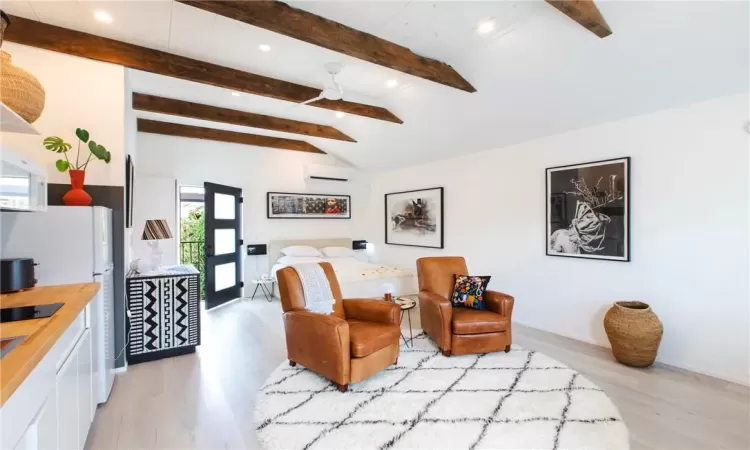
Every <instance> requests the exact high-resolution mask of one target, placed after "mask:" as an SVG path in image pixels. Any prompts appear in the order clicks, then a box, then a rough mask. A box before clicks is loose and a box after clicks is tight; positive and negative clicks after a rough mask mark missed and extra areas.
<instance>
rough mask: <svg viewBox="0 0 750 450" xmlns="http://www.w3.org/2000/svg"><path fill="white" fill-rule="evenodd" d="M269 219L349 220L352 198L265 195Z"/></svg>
mask: <svg viewBox="0 0 750 450" xmlns="http://www.w3.org/2000/svg"><path fill="white" fill-rule="evenodd" d="M266 217H267V218H269V219H326V220H330V219H351V218H352V198H351V196H350V195H344V194H304V193H291V192H267V193H266Z"/></svg>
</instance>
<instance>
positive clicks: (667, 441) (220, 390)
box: [87, 298, 750, 449]
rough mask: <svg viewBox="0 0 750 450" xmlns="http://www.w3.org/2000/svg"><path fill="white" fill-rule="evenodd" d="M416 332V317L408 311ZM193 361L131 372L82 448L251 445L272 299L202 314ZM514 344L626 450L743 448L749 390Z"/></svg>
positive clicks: (539, 340) (272, 330)
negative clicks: (576, 386) (580, 379)
mask: <svg viewBox="0 0 750 450" xmlns="http://www.w3.org/2000/svg"><path fill="white" fill-rule="evenodd" d="M412 323H413V325H414V327H419V313H418V311H417V310H414V311H412ZM202 324H203V330H202V342H203V343H202V345H201V346H200V347H199V350H198V352H196V353H195V354H193V355H186V356H180V357H175V358H169V359H163V360H160V361H155V362H150V363H144V364H138V365H133V366H130V367H129V368H128V370H127V372H125V373H122V374H119V375H118V376H117V379H116V381H115V386H114V389H113V391H112V395H111V397H110V400H109V402H107V404H105V405H103V406H101V407H100V408H99V409H98V411H97V414H96V419H95V421H94V424H93V427H92V429H91V432H90V434H89V438H88V442H87V448H92V449H131V448H154V449H156V448H158V449H166V448H179V449H188V448H202V449H209V448H210V449H218V448H257V447H258V442H257V439H256V436H255V431H254V426H253V421H252V417H253V408H254V406H255V393H256V391H257V390H258V388H259V387H260V386H261V385H262V384H263V381H264V379H265V378H266V377H267V376H268V375H269V374H270V373H271V371H272V370H273V369H274V368H275V367H276V366H278V365H279V364H281V363H282V362H284V361H285V356H286V354H285V343H284V331H283V324H282V321H281V306H280V304H279V301H278V299H276V300H274V301H273V302H272V303H267V302H266V301H265V300H258V299H257V298H256V300H254V301H250V300H244V299H243V300H238V301H236V302H234V303H231V304H229V305H226V306H224V307H221V308H219V309H217V310H214V311H211V312H208V313H204V317H203V322H202ZM513 331H514V336H513V337H514V344H518V345H521V346H523V347H525V348H531V349H535V350H537V351H540V352H542V353H545V354H546V355H548V356H551V357H552V358H555V359H557V360H559V361H561V362H563V363H565V364H566V365H568V366H570V367H572V368H574V369H576V370H578V371H579V372H581V373H582V374H584V375H585V376H586V377H588V378H589V379H591V380H592V381H594V382H595V383H596V384H598V385H599V386H600V387H601V388H602V389H604V390H605V391H606V392H607V394H608V395H609V396H610V397H611V398H612V400H613V401H614V403H615V404H616V405H617V407H618V408H619V409H620V412H621V413H622V415H623V417H624V419H625V422H626V424H627V426H628V428H629V430H630V436H631V446H632V447H633V448H650V449H687V448H694V449H719V448H721V449H747V448H750V431H749V427H750V425H749V424H750V406H749V404H750V390H749V389H748V388H747V387H744V386H740V385H737V384H732V383H728V382H724V381H721V380H717V379H714V378H710V377H706V376H703V375H699V374H695V373H691V372H686V371H682V370H679V369H675V368H671V367H666V366H655V367H651V368H649V369H633V368H629V367H626V366H623V365H621V364H619V363H617V362H616V361H614V360H613V359H612V356H611V354H610V352H609V350H607V349H604V348H601V347H597V346H594V345H590V344H586V343H583V342H580V341H575V340H572V339H568V338H564V337H561V336H558V335H554V334H551V333H547V332H544V331H540V330H535V329H532V328H528V327H523V326H520V325H516V326H514V330H513Z"/></svg>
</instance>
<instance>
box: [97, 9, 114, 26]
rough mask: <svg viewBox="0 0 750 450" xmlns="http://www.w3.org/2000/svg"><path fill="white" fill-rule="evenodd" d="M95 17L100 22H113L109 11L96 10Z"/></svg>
mask: <svg viewBox="0 0 750 450" xmlns="http://www.w3.org/2000/svg"><path fill="white" fill-rule="evenodd" d="M94 19H96V20H98V21H99V22H104V23H112V16H111V15H110V14H109V13H108V12H107V11H101V10H100V11H94Z"/></svg>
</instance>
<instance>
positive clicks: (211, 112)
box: [133, 93, 357, 142]
mask: <svg viewBox="0 0 750 450" xmlns="http://www.w3.org/2000/svg"><path fill="white" fill-rule="evenodd" d="M133 109H137V110H139V111H149V112H155V113H161V114H170V115H173V116H182V117H190V118H192V119H202V120H209V121H211V122H222V123H230V124H233V125H242V126H244V127H252V128H263V129H265V130H274V131H282V132H284V133H294V134H302V135H305V136H313V137H321V138H326V139H336V140H339V141H348V142H357V141H355V140H354V139H352V138H351V137H349V136H347V135H345V134H344V133H342V132H341V131H339V130H337V129H336V128H334V127H330V126H328V125H318V124H316V123H310V122H300V121H297V120H290V119H282V118H280V117H272V116H266V115H263V114H255V113H251V112H246V111H237V110H234V109H227V108H219V107H218V106H211V105H203V104H201V103H193V102H186V101H183V100H176V99H173V98H166V97H158V96H156V95H148V94H138V93H133Z"/></svg>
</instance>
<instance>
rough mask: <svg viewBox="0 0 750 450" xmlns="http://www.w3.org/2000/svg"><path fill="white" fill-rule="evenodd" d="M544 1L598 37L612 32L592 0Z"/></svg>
mask: <svg viewBox="0 0 750 450" xmlns="http://www.w3.org/2000/svg"><path fill="white" fill-rule="evenodd" d="M545 1H546V2H547V3H549V4H550V5H552V6H554V7H555V9H557V10H559V11H560V12H562V13H563V14H565V15H566V16H568V17H570V18H571V19H573V20H575V21H576V22H578V23H579V24H580V25H581V26H583V27H584V28H586V29H587V30H589V31H590V32H592V33H594V34H595V35H597V36H599V37H600V38H603V37H607V36H609V35H610V34H612V29H611V28H609V25H607V21H606V20H604V16H602V13H600V12H599V8H597V7H596V4H595V3H594V0H545Z"/></svg>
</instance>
